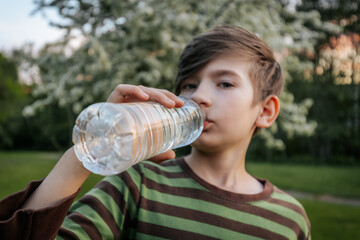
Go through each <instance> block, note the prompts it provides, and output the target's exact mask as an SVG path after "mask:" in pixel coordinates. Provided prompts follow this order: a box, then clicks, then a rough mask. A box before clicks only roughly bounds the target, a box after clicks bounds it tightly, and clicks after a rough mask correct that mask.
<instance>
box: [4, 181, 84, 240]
mask: <svg viewBox="0 0 360 240" xmlns="http://www.w3.org/2000/svg"><path fill="white" fill-rule="evenodd" d="M41 182H42V181H33V182H30V183H29V184H28V185H27V186H26V188H25V189H24V190H23V191H20V192H17V193H14V194H12V195H9V196H7V197H5V198H4V199H2V200H1V201H0V239H53V238H54V237H55V236H56V234H57V232H58V229H59V227H60V225H61V223H62V222H63V221H64V218H65V216H66V214H67V212H68V209H69V208H70V206H71V204H72V202H73V201H74V199H75V198H76V196H77V195H78V193H79V192H80V189H79V190H78V191H77V192H76V193H74V194H73V195H71V196H69V197H67V198H64V199H63V200H62V201H60V202H59V203H58V204H56V205H55V206H52V207H46V208H42V209H38V210H34V209H22V208H21V206H22V205H23V204H24V202H25V201H26V199H28V197H29V196H30V195H31V194H32V193H33V192H34V191H35V190H36V188H37V187H38V186H39V185H40V184H41Z"/></svg>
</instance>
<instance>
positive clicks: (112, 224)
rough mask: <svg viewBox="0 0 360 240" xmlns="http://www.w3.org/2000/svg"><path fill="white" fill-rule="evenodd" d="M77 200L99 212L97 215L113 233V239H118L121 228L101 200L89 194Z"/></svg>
mask: <svg viewBox="0 0 360 240" xmlns="http://www.w3.org/2000/svg"><path fill="white" fill-rule="evenodd" d="M79 202H81V203H83V204H86V205H88V206H89V207H91V208H92V209H93V210H94V211H95V212H97V213H98V214H99V216H100V217H101V218H102V219H103V220H104V222H105V223H106V224H107V225H108V227H109V228H110V230H111V232H112V233H113V236H114V239H118V238H119V237H120V233H121V230H120V228H119V226H118V225H117V224H116V221H115V218H114V216H113V215H112V213H111V212H110V211H109V210H108V209H107V208H106V207H105V206H104V205H103V204H102V202H101V201H100V200H99V199H97V198H96V197H94V196H91V195H85V196H84V197H83V198H81V199H80V200H79Z"/></svg>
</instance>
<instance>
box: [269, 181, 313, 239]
mask: <svg viewBox="0 0 360 240" xmlns="http://www.w3.org/2000/svg"><path fill="white" fill-rule="evenodd" d="M267 202H268V203H269V205H270V208H271V210H272V211H275V212H276V213H277V214H278V215H280V216H279V217H280V218H284V219H286V221H287V224H288V225H289V227H290V228H292V229H293V230H294V231H295V233H296V234H297V236H298V239H308V238H309V236H310V221H309V219H308V217H307V214H306V211H305V209H304V207H303V206H302V204H301V203H300V202H299V201H298V200H297V199H295V198H294V197H293V196H291V195H290V194H288V193H286V192H285V191H283V190H281V189H279V188H278V187H276V186H273V192H272V194H271V195H270V198H269V199H268V201H267ZM299 236H301V237H299Z"/></svg>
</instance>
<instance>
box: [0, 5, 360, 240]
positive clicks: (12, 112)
mask: <svg viewBox="0 0 360 240" xmlns="http://www.w3.org/2000/svg"><path fill="white" fill-rule="evenodd" d="M359 18H360V0H352V1H351V0H341V1H340V0H267V1H258V0H253V1H243V0H203V1H196V0H187V1H160V0H142V1H136V0H123V1H113V0H61V1H60V0H34V1H30V0H27V1H26V0H19V1H7V2H3V3H1V4H0V198H3V197H4V196H6V195H8V194H10V193H13V192H15V191H18V190H21V189H23V188H24V187H25V185H26V183H27V182H28V181H30V180H32V179H39V178H43V177H45V176H46V174H47V173H48V172H49V171H50V169H51V168H52V167H53V166H54V164H55V163H56V161H57V160H58V159H59V157H60V156H61V154H62V153H63V152H64V151H65V150H66V149H67V148H68V147H69V146H71V145H72V140H71V135H72V127H73V125H74V122H75V119H76V117H77V115H78V114H79V113H80V112H81V110H82V109H84V108H85V107H87V106H88V105H90V104H92V103H95V102H100V101H105V100H106V99H107V96H108V95H109V94H110V92H111V91H112V90H113V88H114V87H115V86H116V85H117V84H120V83H130V84H142V85H146V86H151V87H159V88H165V89H168V90H173V88H174V79H175V77H176V70H177V63H178V58H179V56H180V54H181V52H182V49H183V48H184V46H185V44H186V43H187V42H188V41H189V40H191V38H192V37H193V36H195V35H196V34H199V33H201V32H204V31H207V30H209V29H211V28H212V27H214V26H216V25H221V24H232V25H237V26H241V27H244V28H246V29H248V30H250V31H252V32H254V33H256V34H257V35H258V36H260V37H261V38H263V39H264V40H265V41H266V42H267V43H268V44H269V46H270V47H271V48H272V49H273V50H274V51H275V54H276V57H277V59H278V60H279V61H280V63H281V65H282V67H283V70H284V76H285V82H286V85H285V89H284V91H283V93H282V95H281V101H282V109H281V114H280V116H279V118H278V120H277V123H276V124H275V125H274V126H273V127H272V128H271V129H268V130H263V131H261V132H260V134H259V135H258V136H256V137H255V138H254V139H253V143H252V145H251V147H250V149H249V152H248V163H247V168H248V171H249V172H251V173H252V174H254V175H255V176H258V177H262V178H268V179H270V181H272V182H273V183H274V184H275V185H277V186H278V187H280V188H282V189H285V190H287V191H289V192H290V193H292V194H293V195H294V196H295V197H296V198H297V199H298V200H299V201H300V202H301V203H302V204H303V205H304V207H305V208H306V210H307V213H308V216H309V218H310V221H311V224H312V237H313V239H360V217H359V216H360V98H359V97H360V96H359V95H360V35H359V33H360V19H359ZM187 150H188V149H186V148H185V149H180V150H178V151H177V154H178V156H179V155H182V154H185V153H186V151H187ZM99 179H101V177H100V176H92V177H91V178H90V179H89V180H88V181H87V182H86V184H85V186H84V188H83V190H82V194H83V193H84V192H86V191H87V190H88V189H89V188H91V187H92V186H93V185H94V184H95V182H96V181H98V180H99Z"/></svg>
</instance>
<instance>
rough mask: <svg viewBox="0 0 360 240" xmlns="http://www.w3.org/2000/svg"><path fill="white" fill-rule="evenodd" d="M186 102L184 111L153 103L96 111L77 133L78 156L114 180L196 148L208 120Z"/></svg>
mask: <svg viewBox="0 0 360 240" xmlns="http://www.w3.org/2000/svg"><path fill="white" fill-rule="evenodd" d="M180 98H181V97H180ZM181 99H182V100H183V101H184V102H185V104H184V106H183V107H181V108H172V109H168V108H166V107H164V106H162V105H160V104H159V103H153V102H138V103H120V104H115V103H97V104H93V105H90V106H89V107H88V108H86V109H85V110H83V111H82V112H81V113H80V115H79V116H78V118H77V119H76V124H75V126H74V129H73V142H74V144H75V147H74V149H75V153H76V156H77V157H78V158H79V160H80V161H82V163H83V165H84V166H85V167H86V168H87V169H88V170H90V171H92V172H94V173H97V174H101V175H112V174H116V173H119V172H122V171H124V170H126V169H127V168H129V167H130V166H132V165H134V164H136V163H138V162H140V161H142V160H145V159H148V158H151V157H153V156H155V155H158V154H160V153H162V152H165V151H167V150H169V149H174V148H178V147H182V146H185V145H188V144H190V143H192V142H193V141H195V140H196V139H197V138H198V137H199V136H200V134H201V132H202V129H203V125H204V116H203V113H202V111H201V109H200V108H199V106H198V105H197V104H196V103H195V102H194V101H192V100H190V99H187V98H181Z"/></svg>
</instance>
